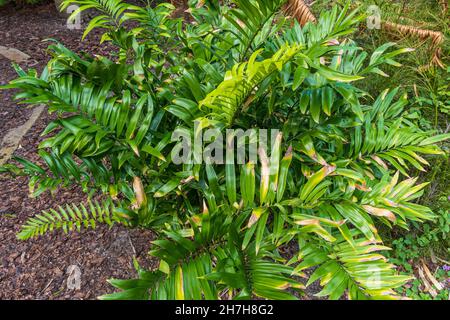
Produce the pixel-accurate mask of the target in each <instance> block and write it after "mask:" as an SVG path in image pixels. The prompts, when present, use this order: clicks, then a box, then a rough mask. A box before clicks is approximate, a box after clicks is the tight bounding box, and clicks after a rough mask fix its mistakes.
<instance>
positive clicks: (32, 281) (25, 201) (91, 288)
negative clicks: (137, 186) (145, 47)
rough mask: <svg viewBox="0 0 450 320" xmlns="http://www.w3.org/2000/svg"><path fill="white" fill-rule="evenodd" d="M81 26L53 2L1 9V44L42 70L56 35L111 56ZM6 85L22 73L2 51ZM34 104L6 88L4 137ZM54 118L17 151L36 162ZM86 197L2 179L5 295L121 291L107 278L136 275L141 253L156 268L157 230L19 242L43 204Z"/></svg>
mask: <svg viewBox="0 0 450 320" xmlns="http://www.w3.org/2000/svg"><path fill="white" fill-rule="evenodd" d="M81 35H82V30H69V29H67V27H66V20H65V18H64V17H62V16H60V15H58V12H57V11H56V9H55V6H54V4H53V3H52V2H51V3H47V4H42V5H38V6H32V7H29V6H28V7H25V8H21V9H20V8H17V7H14V6H13V5H8V6H6V7H3V8H1V9H0V39H1V40H0V45H2V46H6V47H12V48H16V49H18V50H20V51H22V52H24V53H26V54H28V55H30V56H31V59H30V60H28V61H27V62H26V63H23V64H21V67H22V68H24V69H28V68H34V69H37V70H38V71H41V70H42V68H43V67H44V66H45V65H46V63H47V61H48V60H49V55H48V54H47V52H46V48H47V46H48V43H47V42H43V41H42V40H44V39H47V38H53V39H56V40H58V41H60V42H62V43H63V44H64V45H66V46H67V47H68V48H70V49H72V50H75V51H76V52H80V51H86V52H90V53H96V54H104V55H107V51H106V50H107V47H105V46H104V45H102V46H100V45H99V35H101V33H100V32H96V31H94V32H92V33H91V34H90V35H89V36H88V37H87V38H86V39H85V40H84V41H81ZM0 71H1V72H0V85H3V84H6V83H7V82H8V81H10V80H12V79H14V78H15V77H16V75H15V71H14V69H13V68H12V66H11V62H10V61H9V60H7V59H6V58H3V57H2V56H0ZM30 114H31V110H30V109H28V108H27V107H25V106H21V105H18V104H17V103H16V102H15V101H14V100H13V92H12V91H11V90H7V91H5V90H1V91H0V139H1V137H3V135H4V134H6V132H8V131H9V130H10V129H12V128H15V127H17V126H20V125H22V124H23V123H24V122H25V121H26V120H27V119H28V118H29V116H30ZM52 117H53V116H51V115H48V114H47V113H46V112H44V113H43V114H42V115H41V117H40V119H39V120H38V121H37V122H36V123H35V125H34V126H33V128H32V129H31V130H30V131H29V132H28V133H27V134H26V136H25V137H24V138H23V140H22V142H21V145H20V146H19V149H18V150H17V151H16V153H15V154H16V155H20V156H23V157H26V158H28V159H32V160H37V159H38V158H37V156H36V150H37V145H38V143H39V141H40V140H41V139H42V137H40V133H41V132H42V131H43V129H44V128H45V126H46V125H47V124H48V122H49V121H50V120H51V119H52ZM84 200H85V198H84V196H83V194H82V192H81V191H80V190H79V189H77V188H71V189H64V190H60V191H59V192H58V193H57V194H56V195H55V196H52V195H50V194H48V193H47V194H44V195H42V196H40V197H39V198H37V199H32V198H29V196H28V180H27V178H24V177H19V178H17V179H14V180H11V179H9V178H7V177H4V176H3V177H0V299H95V298H96V297H98V296H99V295H101V294H104V293H110V292H114V288H112V287H111V286H110V285H109V284H108V283H107V282H106V280H107V279H108V278H130V277H135V276H136V272H135V269H134V267H133V265H132V258H133V255H134V254H135V255H136V257H137V259H138V261H139V262H140V263H141V265H142V266H144V267H150V266H151V264H152V261H150V260H149V259H148V255H147V250H148V248H149V245H150V241H151V240H152V239H153V238H154V235H153V233H152V232H151V231H142V230H128V229H125V228H122V227H119V226H115V227H113V228H112V229H109V228H107V227H103V226H100V227H98V228H97V229H96V230H95V231H83V232H82V233H81V234H78V233H73V234H69V235H65V234H62V233H59V232H56V233H50V234H48V235H46V236H44V237H42V238H38V239H32V240H28V241H19V240H17V239H16V234H17V232H18V231H19V228H20V225H21V224H22V223H24V222H25V220H26V219H27V218H28V217H31V216H33V215H35V214H37V213H39V212H41V211H42V210H46V209H49V208H56V207H57V206H58V205H61V204H65V203H80V202H82V201H84ZM71 265H76V266H78V267H79V268H80V270H81V288H80V290H69V289H67V280H68V276H69V274H68V268H69V267H70V266H71Z"/></svg>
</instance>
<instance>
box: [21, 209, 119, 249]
mask: <svg viewBox="0 0 450 320" xmlns="http://www.w3.org/2000/svg"><path fill="white" fill-rule="evenodd" d="M120 221H121V220H120V219H119V218H118V217H117V216H116V215H115V214H114V206H113V205H112V203H111V202H110V201H105V202H102V203H98V202H97V201H95V202H93V203H92V202H89V203H88V207H87V208H86V207H85V206H84V205H83V204H80V205H75V204H72V205H68V204H67V205H66V206H65V207H61V206H60V207H58V210H53V209H50V210H49V211H43V212H42V213H41V214H38V215H36V216H34V217H32V218H29V219H28V220H27V221H26V222H25V224H23V225H22V230H21V231H20V232H19V233H18V234H17V238H18V239H20V240H27V239H29V238H34V237H38V236H42V235H44V234H46V233H48V232H52V231H55V230H59V229H62V230H63V231H64V232H65V233H67V232H69V231H73V230H77V231H78V232H80V231H81V229H82V228H85V229H88V228H92V229H95V227H96V226H97V224H98V223H103V224H106V225H108V226H112V225H113V224H115V223H118V222H120Z"/></svg>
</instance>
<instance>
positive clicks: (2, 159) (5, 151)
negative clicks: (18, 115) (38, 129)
mask: <svg viewBox="0 0 450 320" xmlns="http://www.w3.org/2000/svg"><path fill="white" fill-rule="evenodd" d="M42 111H44V105H39V106H37V107H35V108H34V109H33V113H32V114H31V116H30V118H29V119H28V120H27V122H25V123H24V124H23V125H21V126H18V127H16V128H13V129H11V130H9V131H8V133H7V134H6V135H5V136H4V137H3V140H2V142H1V143H0V166H1V165H3V164H5V163H6V161H8V160H9V158H10V157H11V155H12V154H13V153H14V151H16V149H17V147H18V146H19V143H20V141H21V140H22V138H23V137H24V136H25V134H26V133H27V132H28V130H30V129H31V127H32V126H33V124H34V123H35V122H36V120H37V119H39V116H40V115H41V113H42Z"/></svg>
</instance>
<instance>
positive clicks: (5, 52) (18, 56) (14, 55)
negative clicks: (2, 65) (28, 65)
mask: <svg viewBox="0 0 450 320" xmlns="http://www.w3.org/2000/svg"><path fill="white" fill-rule="evenodd" d="M0 55H2V56H4V57H5V58H6V59H8V60H11V61H14V62H15V63H21V62H24V61H27V60H28V59H30V58H31V57H30V56H29V55H27V54H26V53H23V52H22V51H20V50H17V49H15V48H8V47H3V46H0Z"/></svg>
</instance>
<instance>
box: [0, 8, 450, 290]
mask: <svg viewBox="0 0 450 320" xmlns="http://www.w3.org/2000/svg"><path fill="white" fill-rule="evenodd" d="M74 2H75V3H78V4H79V5H80V9H79V12H83V10H85V9H89V8H92V7H95V8H98V9H101V12H102V14H101V15H99V16H97V17H96V18H94V19H93V20H92V21H91V22H90V24H89V25H88V27H87V29H86V33H88V32H89V31H90V30H92V29H93V28H103V29H104V30H105V33H104V35H103V38H102V41H110V42H111V43H112V44H113V45H115V46H116V48H117V52H115V55H114V56H113V58H111V59H108V58H106V57H102V56H95V57H91V56H87V55H84V56H79V55H77V54H75V53H73V52H72V51H70V50H68V49H67V48H65V47H64V46H63V45H62V44H60V43H55V44H52V45H50V47H49V52H50V53H51V54H52V59H51V60H50V62H49V63H48V66H47V68H45V70H44V71H43V72H42V74H41V75H38V74H37V73H36V72H35V71H33V70H31V71H27V72H25V71H23V70H21V69H20V68H18V67H17V72H18V74H19V78H18V79H16V80H13V81H12V82H11V83H10V84H9V85H7V86H6V88H14V89H18V90H19V93H18V94H17V98H18V99H22V102H23V103H27V104H46V105H48V110H49V112H54V113H56V114H57V119H56V120H54V121H52V122H51V123H50V124H49V125H48V127H47V128H46V129H45V131H44V132H43V135H48V137H47V138H46V139H45V140H44V141H43V142H42V143H41V144H40V146H39V155H40V156H41V158H42V160H43V161H42V163H44V165H38V164H35V163H32V162H30V161H28V160H26V159H23V158H16V159H15V160H16V161H17V164H12V163H11V164H8V165H6V166H4V167H3V168H2V171H4V172H6V173H9V174H13V175H28V176H29V177H30V190H31V192H32V194H33V195H34V196H38V195H39V194H41V193H43V192H47V191H51V192H54V191H55V190H57V189H58V188H60V187H65V186H68V185H70V184H79V185H81V186H82V188H83V190H84V191H85V192H86V193H87V194H88V195H89V196H92V195H94V194H98V193H101V194H102V197H101V198H102V199H103V200H102V202H97V203H93V202H92V201H89V202H88V203H87V204H78V203H75V204H67V205H66V206H64V207H60V208H54V209H52V208H51V209H49V210H47V211H45V212H43V213H42V214H39V215H37V216H35V217H34V218H31V219H29V220H28V221H27V222H26V224H25V225H24V226H23V227H22V231H21V232H20V233H19V235H18V237H19V238H20V239H28V238H30V237H35V236H39V235H42V234H44V233H46V232H50V231H52V230H56V229H63V230H64V231H70V230H73V229H79V230H80V229H82V228H89V227H92V228H95V226H96V224H99V223H106V224H108V225H112V224H114V223H121V224H124V225H126V226H130V227H139V228H151V229H152V230H153V231H154V232H155V233H156V235H157V240H155V241H154V242H153V243H152V244H151V246H150V255H151V256H152V257H154V258H155V259H158V260H159V268H158V269H157V270H143V269H141V268H140V267H139V266H137V269H138V274H139V277H138V278H137V279H132V280H111V281H110V282H111V284H112V285H113V286H115V287H117V288H119V289H121V290H120V291H119V292H116V293H113V294H110V295H105V296H102V298H103V299H148V298H150V299H251V298H255V297H262V298H267V299H295V298H296V297H298V296H299V293H300V294H301V291H302V289H303V288H304V286H305V285H306V286H308V285H309V284H311V283H313V282H315V281H320V284H321V286H322V287H323V290H322V291H320V293H318V296H328V297H329V298H331V299H338V298H340V297H342V296H344V295H345V296H346V297H348V298H350V299H368V298H375V299H387V298H396V295H395V292H394V289H395V288H397V287H399V286H402V285H403V284H405V283H406V282H407V281H408V280H409V279H410V277H409V276H404V275H399V274H398V273H397V272H396V270H395V266H394V265H392V264H391V263H389V261H388V260H387V258H385V256H383V253H382V252H383V251H384V250H389V248H388V247H386V246H384V245H383V239H381V238H380V236H379V234H378V231H377V230H378V227H379V226H380V225H386V226H388V227H401V228H408V223H409V222H410V221H418V222H420V221H423V220H431V219H433V217H434V215H433V213H432V212H431V210H430V209H428V208H427V207H425V206H422V205H419V204H417V203H415V201H414V200H415V199H417V198H418V197H420V195H421V194H422V192H423V189H424V187H425V186H426V183H422V184H417V183H416V180H417V179H416V178H413V177H411V176H410V175H411V174H412V172H414V171H416V170H420V171H424V170H425V167H426V166H427V164H428V162H427V160H426V158H427V157H429V156H430V155H437V154H441V153H442V151H441V150H440V149H439V147H438V146H436V143H438V142H440V141H442V140H445V139H447V138H449V137H450V136H449V135H448V134H437V133H436V132H424V131H421V130H420V129H419V127H418V126H417V125H416V123H415V119H414V117H412V116H410V114H409V112H408V100H407V97H406V96H405V95H403V94H402V93H401V91H400V89H398V88H397V89H392V90H389V89H388V90H386V91H385V92H383V93H381V94H380V96H379V97H371V96H369V95H368V94H367V93H365V92H364V91H362V90H360V89H358V87H357V84H358V81H361V79H363V78H364V76H365V75H367V74H369V73H376V74H379V75H380V76H387V75H386V74H385V73H384V72H383V71H382V65H383V64H390V65H394V66H398V65H399V64H398V63H397V62H396V61H395V60H394V58H395V57H396V56H397V55H399V54H402V53H405V52H408V51H409V49H395V50H394V49H393V48H394V46H395V44H394V43H388V44H386V45H383V46H381V47H380V48H378V49H377V50H376V51H374V52H372V53H370V54H369V53H367V52H365V51H363V50H362V48H360V47H358V46H357V44H356V43H354V42H353V41H352V40H351V39H350V38H349V37H350V36H351V34H352V33H353V32H354V30H355V28H356V27H357V26H358V24H359V23H360V21H361V20H362V19H363V17H362V16H360V15H358V13H357V11H355V12H349V9H348V7H349V5H346V6H345V7H343V8H338V7H335V8H334V9H333V10H331V11H329V12H323V13H322V14H321V16H320V18H318V19H317V22H316V23H311V22H310V23H307V24H306V25H305V26H303V27H301V26H300V25H299V23H298V22H296V21H291V20H288V19H287V18H285V15H284V14H285V11H284V10H285V4H286V3H285V2H286V1H284V0H265V1H255V0H233V1H220V2H219V1H218V0H209V1H190V9H189V10H188V12H189V14H190V15H191V19H190V22H184V21H181V20H178V19H174V18H172V17H171V12H172V10H173V9H174V8H173V7H172V6H171V5H169V4H160V5H158V6H156V7H154V8H152V7H150V6H147V7H145V8H142V7H136V6H131V5H128V4H125V3H124V2H121V1H120V0H114V1H106V0H79V1H74V0H70V1H66V3H65V5H68V4H69V3H74ZM75 14H77V12H74V15H75ZM129 21H133V22H134V23H133V24H131V25H133V26H134V27H133V28H131V27H129V25H130V24H129V23H128V22H129ZM232 129H234V131H233V132H234V133H233V134H232V135H228V134H227V135H226V138H223V137H224V136H225V133H227V132H230V130H232ZM265 129H269V130H270V132H275V134H271V135H270V137H267V136H266V137H265V136H264V134H262V133H264V130H265ZM206 132H209V133H210V134H206ZM265 142H267V143H266V144H267V145H268V147H267V148H263V147H261V146H264V144H265ZM255 143H256V145H257V147H256V149H254V148H253V146H254V145H255ZM239 148H243V149H244V150H245V151H246V150H247V149H249V152H248V153H246V152H244V153H243V154H242V153H240V154H236V151H235V150H238V149H239ZM250 149H251V150H250ZM186 150H187V151H186ZM212 150H214V152H212ZM252 150H253V151H252ZM221 153H222V154H226V155H227V159H226V161H221V159H219V157H218V155H220V154H221ZM230 155H231V157H229V156H230ZM239 156H240V157H241V158H240V161H239V159H238V158H239ZM180 159H181V160H183V161H180ZM287 247H289V248H290V249H291V251H292V250H293V251H295V254H293V255H286V254H285V252H286V250H283V249H286V248H287ZM309 268H315V269H314V272H313V273H312V274H311V275H310V276H309V277H308V276H307V275H306V273H304V271H305V270H306V269H309ZM302 277H304V278H308V280H307V282H306V283H305V282H304V281H302V280H301V278H302Z"/></svg>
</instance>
